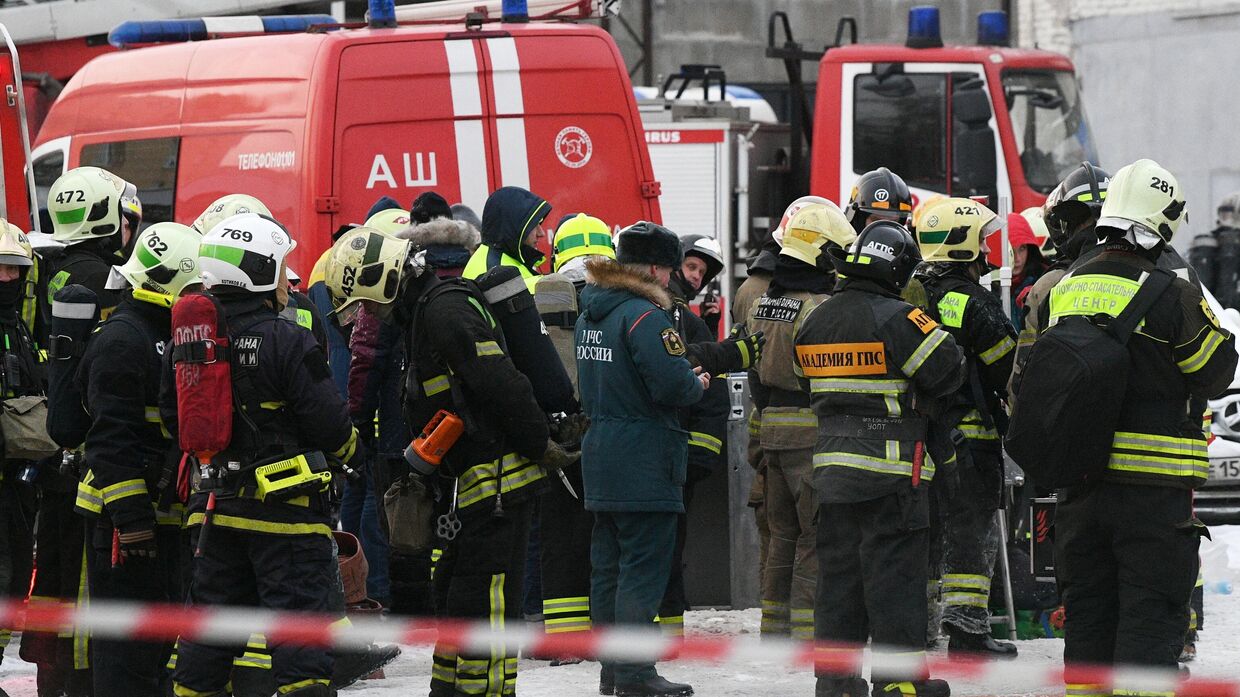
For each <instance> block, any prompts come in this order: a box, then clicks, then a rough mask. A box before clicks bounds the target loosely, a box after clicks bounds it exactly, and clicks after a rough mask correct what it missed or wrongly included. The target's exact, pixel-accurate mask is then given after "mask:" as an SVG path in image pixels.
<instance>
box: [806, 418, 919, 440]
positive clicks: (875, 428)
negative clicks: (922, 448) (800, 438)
mask: <svg viewBox="0 0 1240 697" xmlns="http://www.w3.org/2000/svg"><path fill="white" fill-rule="evenodd" d="M928 425H929V420H928V419H926V418H925V417H921V416H916V417H913V416H850V415H842V416H828V417H820V418H819V419H818V435H820V436H834V437H836V438H865V439H869V440H897V441H924V440H925V439H926V430H927V427H928Z"/></svg>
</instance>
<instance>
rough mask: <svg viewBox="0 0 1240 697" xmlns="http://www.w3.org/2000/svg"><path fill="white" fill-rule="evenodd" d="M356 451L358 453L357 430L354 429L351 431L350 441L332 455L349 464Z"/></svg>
mask: <svg viewBox="0 0 1240 697" xmlns="http://www.w3.org/2000/svg"><path fill="white" fill-rule="evenodd" d="M356 451H357V428H353V429H350V431H349V439H348V440H346V441H345V442H344V445H342V446H340V447H339V448H336V451H335V452H333V453H332V455H335V456H336V457H338V458H340V459H341V460H344V461H345V462H348V461H349V460H350V459H352V458H353V453H354V452H356Z"/></svg>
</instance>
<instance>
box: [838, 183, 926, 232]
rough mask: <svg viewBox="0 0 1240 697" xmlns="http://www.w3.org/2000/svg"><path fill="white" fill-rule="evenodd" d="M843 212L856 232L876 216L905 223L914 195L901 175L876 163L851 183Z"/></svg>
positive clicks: (877, 218) (906, 223) (911, 212)
mask: <svg viewBox="0 0 1240 697" xmlns="http://www.w3.org/2000/svg"><path fill="white" fill-rule="evenodd" d="M844 214H845V215H846V216H847V217H848V222H850V223H852V226H853V229H854V230H856V231H857V232H861V231H862V230H864V229H865V226H866V225H869V224H870V223H872V222H874V221H875V220H891V221H894V222H897V223H899V224H900V225H905V226H907V225H908V222H909V217H910V216H912V215H913V195H912V194H911V193H909V190H908V184H905V183H904V180H903V179H901V178H900V175H898V174H896V173H895V172H892V171H891V170H889V169H887V168H886V167H879V168H878V169H876V170H873V171H870V172H866V173H865V174H863V175H861V177H860V178H859V179H857V183H856V184H853V188H852V193H851V194H850V195H849V197H848V206H847V207H846V208H845V209H844Z"/></svg>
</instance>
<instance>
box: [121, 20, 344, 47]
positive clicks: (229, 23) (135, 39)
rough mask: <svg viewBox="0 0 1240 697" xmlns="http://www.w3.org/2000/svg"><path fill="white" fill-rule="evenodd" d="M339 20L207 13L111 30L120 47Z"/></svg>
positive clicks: (275, 30)
mask: <svg viewBox="0 0 1240 697" xmlns="http://www.w3.org/2000/svg"><path fill="white" fill-rule="evenodd" d="M335 24H336V18H335V17H332V16H331V15H272V16H269V17H257V16H255V17H205V18H202V19H159V20H143V21H137V20H134V21H129V22H122V23H121V24H119V25H117V26H116V28H114V29H113V30H112V31H110V32H108V43H110V44H112V45H113V46H115V47H117V48H128V47H130V46H135V45H138V44H158V43H173V42H183V41H202V40H205V39H210V38H211V37H212V36H216V35H221V34H263V33H268V34H274V33H297V32H303V31H306V30H308V29H309V28H310V27H312V26H316V25H320V26H321V25H326V26H332V25H335Z"/></svg>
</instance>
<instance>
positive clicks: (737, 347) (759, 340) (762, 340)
mask: <svg viewBox="0 0 1240 697" xmlns="http://www.w3.org/2000/svg"><path fill="white" fill-rule="evenodd" d="M764 344H766V335H765V334H764V333H762V332H760V331H758V332H754V333H753V334H750V335H748V336H741V335H740V334H739V333H737V332H736V331H733V332H732V336H730V337H728V338H727V339H726V340H725V341H724V342H723V345H724V346H726V347H727V348H728V351H729V353H731V354H732V358H733V359H735V360H734V362H733V365H739V366H740V368H739V370H749V369H750V368H751V367H753V365H754V364H755V363H757V362H758V359H759V358H761V357H762V346H763V345H764Z"/></svg>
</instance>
